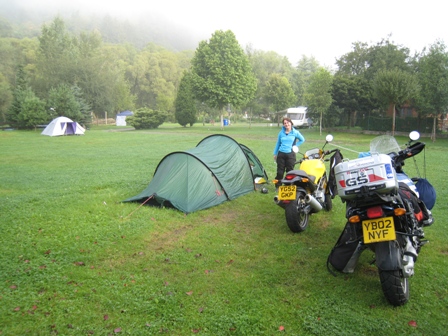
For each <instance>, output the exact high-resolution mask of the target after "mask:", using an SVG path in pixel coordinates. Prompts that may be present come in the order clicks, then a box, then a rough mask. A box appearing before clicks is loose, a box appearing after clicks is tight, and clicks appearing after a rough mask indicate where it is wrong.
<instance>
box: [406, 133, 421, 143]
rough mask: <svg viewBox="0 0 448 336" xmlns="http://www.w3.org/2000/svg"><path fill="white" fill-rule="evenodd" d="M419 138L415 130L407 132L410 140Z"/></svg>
mask: <svg viewBox="0 0 448 336" xmlns="http://www.w3.org/2000/svg"><path fill="white" fill-rule="evenodd" d="M419 138H420V133H419V132H417V131H412V132H411V133H409V139H411V140H412V141H415V140H418V139H419Z"/></svg>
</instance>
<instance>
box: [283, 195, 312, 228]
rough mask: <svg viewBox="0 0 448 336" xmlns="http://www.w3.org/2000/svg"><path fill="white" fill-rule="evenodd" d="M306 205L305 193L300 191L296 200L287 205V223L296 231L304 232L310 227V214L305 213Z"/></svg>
mask: <svg viewBox="0 0 448 336" xmlns="http://www.w3.org/2000/svg"><path fill="white" fill-rule="evenodd" d="M305 206H306V203H305V193H303V192H299V193H297V198H296V200H295V201H294V202H291V203H289V204H288V205H287V206H286V207H285V216H286V224H288V227H289V229H290V230H291V231H292V232H294V233H297V232H302V231H304V230H305V229H306V228H307V227H308V221H309V218H310V215H309V213H305V211H304V210H305V209H304V208H305Z"/></svg>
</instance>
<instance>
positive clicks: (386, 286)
mask: <svg viewBox="0 0 448 336" xmlns="http://www.w3.org/2000/svg"><path fill="white" fill-rule="evenodd" d="M379 273H380V281H381V288H382V289H383V293H384V296H385V297H386V299H387V301H389V303H390V304H392V305H394V306H402V305H404V304H405V303H406V302H408V300H409V279H408V278H403V277H402V276H401V274H400V271H382V270H379Z"/></svg>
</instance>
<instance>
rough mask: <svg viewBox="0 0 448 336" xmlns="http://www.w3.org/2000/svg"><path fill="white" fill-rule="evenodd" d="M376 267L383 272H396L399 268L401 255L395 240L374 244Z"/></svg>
mask: <svg viewBox="0 0 448 336" xmlns="http://www.w3.org/2000/svg"><path fill="white" fill-rule="evenodd" d="M375 258H376V261H375V263H376V266H377V267H378V268H379V269H381V270H383V271H396V270H400V269H401V268H402V267H401V261H402V257H401V253H400V249H399V247H398V246H397V242H396V241H395V240H391V241H387V242H381V243H376V244H375Z"/></svg>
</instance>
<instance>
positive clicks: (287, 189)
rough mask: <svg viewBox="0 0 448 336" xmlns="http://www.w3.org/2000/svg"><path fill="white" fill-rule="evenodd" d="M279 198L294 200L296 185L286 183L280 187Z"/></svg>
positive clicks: (281, 199)
mask: <svg viewBox="0 0 448 336" xmlns="http://www.w3.org/2000/svg"><path fill="white" fill-rule="evenodd" d="M278 199H279V200H280V201H294V200H295V199H296V186H295V185H284V186H280V187H278Z"/></svg>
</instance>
